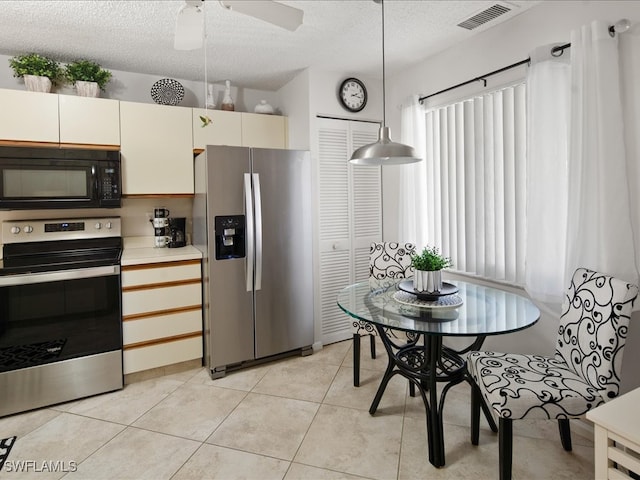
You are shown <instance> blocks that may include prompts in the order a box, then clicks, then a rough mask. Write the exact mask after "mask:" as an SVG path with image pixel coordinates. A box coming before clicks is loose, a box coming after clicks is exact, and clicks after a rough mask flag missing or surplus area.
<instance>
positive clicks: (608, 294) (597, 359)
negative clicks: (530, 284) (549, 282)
mask: <svg viewBox="0 0 640 480" xmlns="http://www.w3.org/2000/svg"><path fill="white" fill-rule="evenodd" d="M637 296H638V287H637V286H636V285H633V284H630V283H627V282H624V281H622V280H619V279H617V278H614V277H610V276H608V275H604V274H602V273H598V272H594V271H592V270H587V269H585V268H579V269H577V270H576V271H575V273H574V274H573V278H572V279H571V285H570V286H569V288H568V289H567V293H566V297H565V301H564V304H563V307H562V316H561V318H560V326H559V329H558V343H557V345H556V359H558V360H562V361H564V362H565V363H566V364H567V365H568V366H569V368H571V369H572V370H573V371H574V372H575V373H577V374H578V375H580V376H581V377H582V378H583V379H584V380H585V381H586V382H587V383H589V384H590V385H591V386H592V387H593V388H594V389H596V390H597V391H598V393H599V394H600V395H601V396H602V398H603V399H604V400H605V401H606V400H609V399H611V398H614V397H616V396H617V395H618V391H619V389H620V371H621V368H622V353H623V350H624V345H625V342H626V339H627V331H628V325H629V319H630V316H631V309H632V306H633V301H634V300H635V298H636V297H637Z"/></svg>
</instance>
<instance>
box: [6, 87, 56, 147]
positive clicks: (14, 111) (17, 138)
mask: <svg viewBox="0 0 640 480" xmlns="http://www.w3.org/2000/svg"><path fill="white" fill-rule="evenodd" d="M0 112H1V113H0V142H2V143H3V144H5V145H6V144H11V143H13V142H35V143H39V144H55V145H51V146H57V144H58V142H59V141H60V133H59V129H58V125H59V124H58V95H56V94H53V93H39V92H27V91H25V90H5V89H0Z"/></svg>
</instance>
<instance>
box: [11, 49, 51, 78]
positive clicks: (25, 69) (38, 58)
mask: <svg viewBox="0 0 640 480" xmlns="http://www.w3.org/2000/svg"><path fill="white" fill-rule="evenodd" d="M9 65H10V66H11V68H12V69H13V72H14V73H13V76H14V77H17V78H22V77H24V76H25V75H38V76H41V77H48V78H49V80H51V83H52V84H53V85H55V84H56V82H57V81H58V80H59V79H60V78H61V77H62V76H63V72H62V68H61V67H60V64H59V63H58V62H56V61H55V60H52V59H50V58H47V57H45V56H43V55H40V54H37V53H28V54H25V55H17V56H15V57H13V58H10V59H9Z"/></svg>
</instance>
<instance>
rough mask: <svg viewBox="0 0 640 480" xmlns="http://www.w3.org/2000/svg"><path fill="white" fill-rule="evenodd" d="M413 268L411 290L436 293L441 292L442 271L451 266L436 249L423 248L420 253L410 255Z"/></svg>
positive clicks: (447, 258)
mask: <svg viewBox="0 0 640 480" xmlns="http://www.w3.org/2000/svg"><path fill="white" fill-rule="evenodd" d="M411 265H412V266H413V268H415V270H416V271H415V274H414V276H413V288H414V289H415V290H417V291H419V292H427V293H437V292H440V290H442V269H444V268H447V267H450V266H451V265H452V263H451V259H450V258H449V257H445V256H443V255H441V254H440V252H439V251H438V248H437V247H429V246H427V247H425V248H424V249H423V250H422V252H420V253H418V254H416V255H411Z"/></svg>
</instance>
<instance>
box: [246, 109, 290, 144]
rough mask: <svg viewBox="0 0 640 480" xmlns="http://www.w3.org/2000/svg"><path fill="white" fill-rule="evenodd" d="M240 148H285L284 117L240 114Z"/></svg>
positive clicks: (285, 131)
mask: <svg viewBox="0 0 640 480" xmlns="http://www.w3.org/2000/svg"><path fill="white" fill-rule="evenodd" d="M242 146H244V147H259V148H287V122H286V117H283V116H280V115H265V114H260V113H242Z"/></svg>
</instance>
